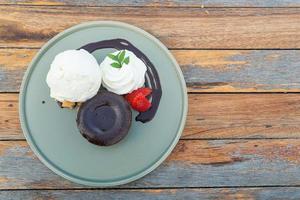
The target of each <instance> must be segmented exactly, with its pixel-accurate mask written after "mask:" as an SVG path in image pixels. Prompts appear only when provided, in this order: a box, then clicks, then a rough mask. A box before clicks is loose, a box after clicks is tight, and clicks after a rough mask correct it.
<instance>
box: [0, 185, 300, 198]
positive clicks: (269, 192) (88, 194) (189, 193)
mask: <svg viewBox="0 0 300 200" xmlns="http://www.w3.org/2000/svg"><path fill="white" fill-rule="evenodd" d="M0 198H1V199H9V200H19V199H26V200H37V199H43V200H58V199H65V200H73V199H85V200H94V199H131V200H144V199H147V200H170V199H208V200H214V199H223V200H232V199H240V200H253V199H257V200H270V199H284V200H295V199H300V189H299V187H274V188H195V189H146V190H145V189H141V190H139V189H131V190H128V189H125V190H123V189H122V190H113V189H112V190H100V189H97V190H21V191H20V190H19V191H0Z"/></svg>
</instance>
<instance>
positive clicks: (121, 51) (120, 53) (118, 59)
mask: <svg viewBox="0 0 300 200" xmlns="http://www.w3.org/2000/svg"><path fill="white" fill-rule="evenodd" d="M121 52H122V51H119V53H118V54H117V55H116V57H117V59H118V60H120V59H119V56H120V54H121Z"/></svg>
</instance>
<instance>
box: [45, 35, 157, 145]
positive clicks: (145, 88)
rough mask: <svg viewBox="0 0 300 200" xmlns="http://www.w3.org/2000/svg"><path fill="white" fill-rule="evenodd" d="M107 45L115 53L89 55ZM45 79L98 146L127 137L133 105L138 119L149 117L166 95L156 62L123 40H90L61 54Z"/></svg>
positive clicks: (146, 120) (87, 135)
mask: <svg viewBox="0 0 300 200" xmlns="http://www.w3.org/2000/svg"><path fill="white" fill-rule="evenodd" d="M104 48H114V49H116V51H114V52H112V53H110V54H108V55H107V56H106V57H105V58H104V60H103V61H102V62H100V64H98V62H97V60H96V58H95V57H94V56H93V55H92V54H91V53H92V52H93V51H95V50H98V49H104ZM46 82H47V84H48V86H49V88H50V96H51V97H52V98H54V99H55V100H56V101H58V102H59V103H60V105H61V107H67V108H74V107H78V112H77V118H76V122H77V127H78V129H79V132H80V133H81V134H82V136H83V137H84V138H86V139H87V140H88V141H89V142H90V143H93V144H96V145H100V146H109V145H113V144H116V143H118V142H119V141H121V140H122V139H123V138H125V136H126V135H127V134H128V131H129V129H130V126H131V123H132V115H133V114H132V111H131V109H133V110H136V111H138V112H139V114H138V115H137V116H136V118H135V121H140V122H143V123H146V122H148V121H151V120H152V119H153V118H154V116H155V114H156V111H157V109H158V106H159V102H160V98H161V95H162V90H161V86H160V81H159V77H158V73H157V71H156V69H155V67H154V65H153V64H152V62H151V61H150V60H149V59H148V58H147V57H146V56H145V54H143V53H142V52H141V51H140V50H139V49H138V48H136V47H135V46H133V45H132V44H131V43H130V42H128V41H127V40H124V39H112V40H103V41H99V42H94V43H89V44H86V45H84V46H82V47H80V48H79V49H77V50H67V51H64V52H61V53H59V54H58V55H57V56H56V57H55V58H54V60H53V62H52V64H51V67H50V70H49V72H48V75H47V79H46ZM101 86H102V87H101ZM100 87H101V89H100Z"/></svg>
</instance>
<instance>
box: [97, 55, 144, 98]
mask: <svg viewBox="0 0 300 200" xmlns="http://www.w3.org/2000/svg"><path fill="white" fill-rule="evenodd" d="M122 51H125V55H124V57H123V58H124V60H125V58H127V57H128V62H123V63H122V66H121V67H120V66H119V67H118V64H117V63H116V62H117V61H115V60H114V59H113V58H112V57H113V56H107V57H106V58H105V59H104V60H103V62H102V63H101V64H100V69H101V72H102V81H103V86H104V87H105V88H106V89H107V90H108V91H110V92H114V93H116V94H119V95H123V94H127V93H130V92H132V91H133V90H136V89H138V88H140V87H142V86H143V85H144V83H145V73H146V70H147V67H146V65H145V63H144V62H143V61H142V60H141V59H139V58H138V57H137V56H136V55H135V54H134V53H133V52H131V51H128V50H122ZM120 53H121V51H116V52H114V53H112V54H111V55H114V56H116V55H120ZM114 63H115V64H116V66H117V67H114V66H113V65H114Z"/></svg>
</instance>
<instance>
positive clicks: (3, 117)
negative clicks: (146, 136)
mask: <svg viewBox="0 0 300 200" xmlns="http://www.w3.org/2000/svg"><path fill="white" fill-rule="evenodd" d="M92 20H120V21H124V22H127V23H130V24H133V25H136V26H138V27H141V28H143V29H145V30H147V31H149V32H150V33H152V34H153V35H155V36H156V37H158V38H159V39H160V40H161V41H162V42H163V43H164V44H165V45H167V47H168V48H169V49H170V50H171V52H172V53H173V54H174V55H175V57H176V59H177V60H178V62H179V64H180V65H181V67H182V70H183V73H184V76H185V80H186V83H187V85H188V91H189V112H188V120H187V124H186V128H185V130H184V133H183V136H182V138H181V140H180V142H179V144H178V145H177V147H176V148H175V150H174V152H173V153H172V155H171V156H170V157H169V158H168V159H167V160H166V161H165V162H164V163H163V164H162V165H161V166H160V167H158V168H157V169H156V170H155V171H154V172H152V173H151V174H149V175H147V176H146V177H144V178H142V179H140V180H138V181H135V182H133V183H130V184H127V185H123V186H120V187H114V188H109V189H101V188H93V189H91V188H88V187H84V186H82V185H78V184H74V183H71V182H69V181H67V180H65V179H63V178H60V177H59V176H57V175H56V174H54V173H53V172H51V171H50V170H49V169H48V168H46V167H45V166H44V165H43V164H41V162H40V161H39V160H38V159H37V157H36V156H35V155H33V153H32V151H31V150H30V149H29V147H28V145H27V143H26V141H25V140H24V137H23V135H22V131H21V129H20V125H19V119H18V92H19V87H20V83H21V79H22V76H23V73H24V71H25V70H26V68H27V65H28V63H29V62H30V60H31V59H32V57H33V56H34V54H35V53H36V52H37V51H38V49H39V48H40V47H41V45H43V44H44V43H45V42H46V41H47V40H48V39H50V38H51V37H52V36H54V35H56V34H57V33H58V32H60V31H62V30H64V29H66V28H68V27H70V26H72V25H75V24H78V23H80V22H85V21H92ZM299 48H300V0H283V1H272V0H261V1H250V0H249V1H247V0H233V1H228V0H203V1H201V0H187V1H184V0H168V1H158V0H129V1H126V2H125V1H121V0H103V1H95V0H76V1H72V0H45V1H43V0H1V2H0V92H1V93H0V140H1V141H0V199H87V200H92V199H130V200H135V199H164V200H165V199H173V198H177V199H229V200H231V199H276V198H277V199H300V95H299V94H298V93H299V92H300V51H299V50H300V49H299Z"/></svg>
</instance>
